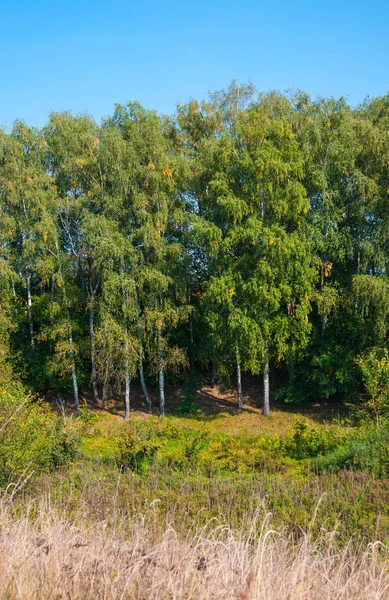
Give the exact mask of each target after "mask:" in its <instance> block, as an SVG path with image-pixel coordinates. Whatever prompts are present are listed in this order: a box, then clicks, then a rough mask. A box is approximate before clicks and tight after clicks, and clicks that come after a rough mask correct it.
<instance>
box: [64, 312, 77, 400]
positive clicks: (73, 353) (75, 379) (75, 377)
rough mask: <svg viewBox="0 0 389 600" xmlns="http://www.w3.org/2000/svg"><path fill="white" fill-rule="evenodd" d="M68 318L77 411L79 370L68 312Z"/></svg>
mask: <svg viewBox="0 0 389 600" xmlns="http://www.w3.org/2000/svg"><path fill="white" fill-rule="evenodd" d="M67 320H68V340H69V349H70V362H71V365H72V380H73V393H74V404H75V406H76V412H78V409H79V408H80V402H79V398H78V384H77V372H76V359H75V352H74V345H73V335H72V327H71V324H70V318H69V313H68V314H67Z"/></svg>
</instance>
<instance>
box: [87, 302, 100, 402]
mask: <svg viewBox="0 0 389 600" xmlns="http://www.w3.org/2000/svg"><path fill="white" fill-rule="evenodd" d="M89 335H90V355H91V356H90V357H91V371H92V372H91V381H92V389H93V403H94V404H97V403H98V400H99V393H98V390H97V375H96V345H95V330H94V297H93V296H91V297H90V310H89Z"/></svg>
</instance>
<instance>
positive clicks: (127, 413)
mask: <svg viewBox="0 0 389 600" xmlns="http://www.w3.org/2000/svg"><path fill="white" fill-rule="evenodd" d="M125 369H126V372H125V381H126V388H125V392H124V403H125V415H124V418H125V420H126V421H128V419H129V418H130V369H129V361H128V343H127V342H126V366H125Z"/></svg>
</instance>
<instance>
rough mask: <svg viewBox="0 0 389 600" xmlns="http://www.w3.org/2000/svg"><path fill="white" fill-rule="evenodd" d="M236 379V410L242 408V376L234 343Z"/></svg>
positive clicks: (237, 351) (237, 346)
mask: <svg viewBox="0 0 389 600" xmlns="http://www.w3.org/2000/svg"><path fill="white" fill-rule="evenodd" d="M236 378H237V382H238V408H242V407H243V400H242V376H241V370H240V354H239V345H238V342H237V343H236Z"/></svg>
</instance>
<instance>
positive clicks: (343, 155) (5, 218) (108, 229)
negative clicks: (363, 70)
mask: <svg viewBox="0 0 389 600" xmlns="http://www.w3.org/2000/svg"><path fill="white" fill-rule="evenodd" d="M388 199H389V96H388V97H380V98H375V99H369V100H367V101H366V102H365V103H364V104H363V105H362V106H360V107H358V108H357V109H352V108H351V107H350V106H348V104H347V103H346V101H344V100H343V99H340V100H334V99H320V100H317V101H313V100H312V99H311V98H310V97H309V96H308V95H306V94H304V93H297V94H295V95H288V96H286V95H281V94H278V93H268V94H264V95H263V94H260V95H258V94H257V93H256V92H255V90H254V89H253V88H252V87H251V86H239V85H237V84H236V83H233V84H231V86H230V87H229V89H228V90H226V91H221V92H217V93H214V94H212V95H210V98H209V99H208V101H203V102H197V101H196V100H191V101H190V102H189V103H187V104H185V105H179V106H178V107H177V111H176V113H175V114H174V115H173V116H171V117H165V116H164V117H161V116H159V115H158V114H157V113H156V112H154V111H150V110H146V109H145V108H143V107H142V106H141V105H140V104H138V103H130V104H128V105H127V106H120V105H117V106H116V108H115V111H114V114H113V116H112V117H109V118H106V119H105V120H104V121H103V122H102V124H101V125H99V124H97V123H96V122H95V121H94V120H93V119H92V118H90V117H89V116H87V115H78V116H74V115H72V114H70V113H68V112H64V113H54V114H52V115H51V116H50V118H49V121H48V123H47V125H46V126H45V127H44V128H43V129H34V128H30V127H27V126H26V125H25V124H24V123H22V122H17V123H15V125H14V127H13V129H12V131H11V132H9V133H6V132H1V131H0V280H1V295H0V370H1V374H2V377H3V378H4V377H7V376H9V367H10V366H11V367H12V369H13V370H14V371H16V372H18V373H19V375H20V376H21V377H22V378H23V379H24V380H25V381H27V382H28V383H29V385H31V386H32V387H34V388H35V389H37V390H40V391H42V390H48V389H51V390H55V389H57V390H61V389H62V390H64V389H67V388H68V389H72V390H73V393H74V401H75V405H76V408H78V406H79V388H80V387H81V388H84V389H85V388H86V387H89V386H91V389H92V390H93V399H94V401H95V402H98V400H100V401H101V402H102V404H103V405H104V402H105V399H106V396H107V390H111V391H112V390H120V391H121V392H122V393H124V398H125V409H126V417H128V416H129V411H130V384H131V380H132V379H133V378H135V377H139V379H140V382H141V384H142V389H143V393H144V396H145V402H146V406H147V409H148V410H149V411H150V410H151V400H150V394H149V392H148V385H149V384H150V382H152V381H153V380H155V381H156V382H158V389H159V400H160V414H161V415H163V414H164V410H165V393H164V386H165V379H166V374H168V376H171V375H170V373H178V374H181V373H184V372H186V371H188V370H192V371H193V370H198V371H202V372H204V371H209V373H210V374H212V375H211V377H212V379H214V378H215V377H219V378H221V379H222V378H228V377H229V376H231V374H235V375H236V377H237V388H238V404H239V406H241V405H242V386H241V371H245V372H250V373H253V374H256V373H263V381H264V404H263V411H264V414H268V413H269V370H270V366H271V365H274V366H276V365H280V364H281V365H287V367H288V372H289V377H288V383H287V385H286V386H285V387H284V388H283V392H282V393H283V394H284V397H285V398H286V399H287V400H293V401H299V400H301V399H310V398H315V399H327V398H329V397H331V396H334V395H336V394H341V395H342V396H343V397H347V398H351V397H353V396H355V394H356V393H357V390H358V383H359V380H358V376H357V368H358V361H361V360H362V359H361V357H363V356H364V355H365V354H364V353H366V352H367V351H370V350H371V349H372V348H377V347H378V348H385V344H386V343H387V333H388V324H389V323H388V318H389V279H388V277H387V268H388V260H389V213H388Z"/></svg>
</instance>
